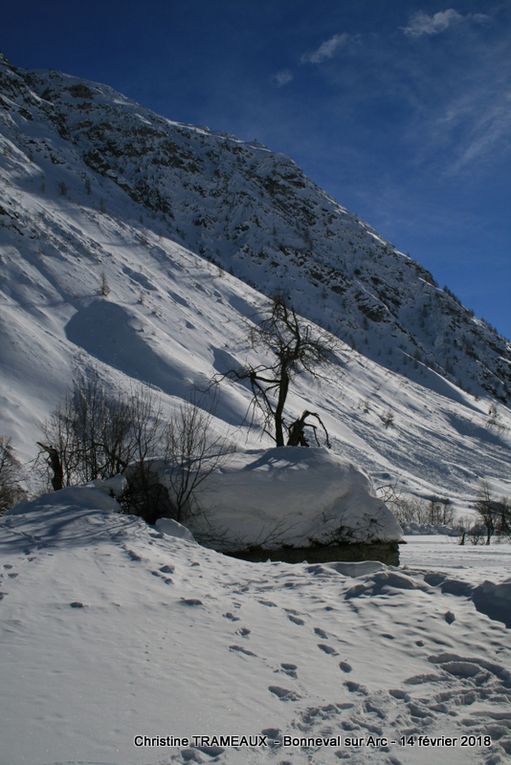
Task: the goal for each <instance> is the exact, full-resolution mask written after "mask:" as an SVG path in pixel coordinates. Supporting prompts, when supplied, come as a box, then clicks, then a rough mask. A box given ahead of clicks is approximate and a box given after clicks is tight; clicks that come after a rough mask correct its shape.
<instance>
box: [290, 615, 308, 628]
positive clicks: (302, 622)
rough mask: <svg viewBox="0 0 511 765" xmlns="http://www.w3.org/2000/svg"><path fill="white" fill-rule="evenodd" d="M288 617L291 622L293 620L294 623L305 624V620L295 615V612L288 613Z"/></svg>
mask: <svg viewBox="0 0 511 765" xmlns="http://www.w3.org/2000/svg"><path fill="white" fill-rule="evenodd" d="M287 618H288V619H289V621H290V622H293V624H299V625H300V626H302V625H303V624H305V622H304V620H303V619H300V617H299V616H293V614H288V615H287Z"/></svg>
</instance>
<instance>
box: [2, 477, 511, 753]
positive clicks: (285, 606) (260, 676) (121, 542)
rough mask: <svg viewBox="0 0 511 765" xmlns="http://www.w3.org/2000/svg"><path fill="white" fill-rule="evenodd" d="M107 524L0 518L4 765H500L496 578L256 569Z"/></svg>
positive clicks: (62, 502) (49, 510) (61, 516)
mask: <svg viewBox="0 0 511 765" xmlns="http://www.w3.org/2000/svg"><path fill="white" fill-rule="evenodd" d="M115 509H116V503H115V500H113V499H111V498H110V497H109V496H107V495H106V494H105V493H103V492H102V491H100V490H98V489H87V488H73V489H66V490H64V491H62V492H58V493H56V494H52V495H48V496H46V497H42V498H40V499H39V500H37V501H36V502H35V503H31V504H28V505H25V506H20V507H18V508H17V510H16V511H14V512H9V513H7V514H6V515H5V516H4V517H3V518H2V519H0V553H1V555H2V566H1V568H0V613H1V620H0V646H1V649H0V674H1V677H2V682H1V683H0V709H1V710H2V715H1V722H0V729H1V747H0V765H64V763H66V765H67V764H69V765H71V763H72V764H73V765H78V763H81V764H83V765H85V763H87V765H92V763H95V764H97V765H168V764H169V763H175V764H176V765H186V763H193V764H194V765H195V764H196V763H203V764H205V763H218V765H242V763H243V764H244V763H246V764H247V765H261V763H273V764H274V765H284V763H288V764H289V765H305V763H307V765H334V763H338V762H340V761H343V760H347V761H348V762H350V763H351V764H352V765H370V764H371V763H374V764H375V765H376V764H378V765H396V763H403V765H427V763H430V762H432V761H434V762H448V763H449V764H450V765H451V764H452V765H475V764H476V763H477V764H478V765H490V763H491V765H504V763H505V762H508V758H509V752H510V751H511V737H510V735H509V734H510V722H511V716H510V701H511V673H510V671H509V667H510V666H511V664H510V662H511V655H510V644H509V629H506V627H505V624H504V623H503V621H504V619H506V618H507V619H509V605H510V602H511V581H510V580H507V582H506V581H502V578H503V575H504V570H503V571H502V572H501V575H500V576H495V577H494V582H495V583H494V584H491V583H490V582H485V583H484V584H483V585H481V584H480V579H481V578H484V577H485V575H486V576H487V573H486V572H483V571H479V572H478V571H475V572H474V571H468V570H465V571H463V570H461V569H456V570H455V571H452V569H451V570H449V569H447V570H446V571H444V573H443V574H442V573H439V572H438V571H436V572H432V571H426V570H419V569H405V570H401V571H398V570H396V569H392V568H389V567H386V566H384V565H383V564H379V563H374V562H364V563H348V564H347V563H344V564H343V563H332V564H322V565H319V564H315V565H309V564H306V563H301V564H295V565H290V564H284V563H259V564H254V563H248V562H245V561H238V560H235V559H230V558H227V557H225V556H223V555H221V554H219V553H216V552H214V551H212V550H206V549H205V548H203V547H201V546H200V545H197V544H195V543H193V542H187V541H184V540H182V539H175V538H173V537H170V536H167V535H164V534H161V533H159V532H158V531H157V530H156V529H154V528H151V527H149V526H147V524H145V522H144V521H142V519H140V518H135V517H134V516H125V515H119V514H118V513H117V512H115ZM502 547H503V548H504V547H506V548H507V554H508V556H509V554H510V552H509V545H502ZM453 550H454V551H457V552H458V553H459V551H460V550H466V548H459V547H457V546H456V543H455V542H453ZM491 576H492V578H493V574H492V575H491ZM506 614H507V616H506ZM508 626H510V625H509V624H508ZM229 735H231V736H253V737H254V738H253V739H252V744H251V745H250V744H249V745H246V746H244V745H243V743H240V742H239V739H238V743H237V744H236V741H233V742H232V743H233V745H232V746H229V744H228V742H225V741H223V740H220V739H218V738H217V739H216V740H215V739H214V738H213V737H215V736H216V737H220V736H222V737H225V736H229ZM139 736H140V737H141V738H138V737H139ZM144 736H147V737H148V738H149V740H151V739H152V740H153V746H146V747H145V748H144V747H142V746H140V744H141V743H143V741H144ZM193 736H198V737H199V738H198V739H193V738H192V737H193ZM201 736H209V737H211V738H210V740H202V739H201V738H200V737H201ZM259 736H263V739H262V743H261V740H260V739H259V738H258V737H259ZM286 736H288V737H290V742H289V741H288V743H286V739H285V737H286ZM419 736H423V737H424V736H429V737H435V738H436V742H435V744H432V743H431V742H430V744H429V746H427V745H425V744H424V739H422V740H419ZM442 736H444V737H449V738H450V739H451V743H450V745H449V744H448V745H447V746H441V744H440V737H442ZM167 737H174V739H181V740H180V741H178V743H175V741H174V743H170V742H168V741H167ZM187 737H188V738H189V739H190V741H189V742H185V741H184V739H185V738H187ZM469 737H473V738H469ZM485 737H486V738H485ZM382 738H386V739H388V743H384V742H383V741H382V740H381V739H382ZM304 739H305V742H304ZM307 739H309V741H307ZM314 739H317V740H316V741H314ZM321 739H326V742H324V743H322V741H321ZM354 739H356V742H355V743H353V741H354ZM377 739H378V740H379V741H378V742H377ZM454 739H456V740H455V741H454V743H453V740H454ZM155 740H156V743H154V742H155ZM444 740H445V739H444ZM166 742H167V743H166ZM273 742H276V743H273ZM463 742H464V744H463ZM248 743H249V742H248ZM157 744H159V745H157Z"/></svg>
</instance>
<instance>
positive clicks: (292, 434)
mask: <svg viewBox="0 0 511 765" xmlns="http://www.w3.org/2000/svg"><path fill="white" fill-rule="evenodd" d="M308 417H315V418H316V419H317V421H318V422H319V424H320V425H321V427H322V428H323V432H324V434H325V441H326V445H327V446H328V448H330V439H329V437H328V431H327V429H326V428H325V426H324V424H323V420H322V419H321V417H320V416H319V414H316V413H315V412H309V411H307V410H305V411H304V412H302V416H301V417H299V418H298V419H297V420H295V421H294V422H292V423H291V425H290V426H289V428H288V433H289V436H288V439H287V445H288V446H309V442H308V441H307V438H306V436H305V428H312V432H313V433H314V439H315V441H316V445H317V446H319V445H320V443H319V439H318V436H317V426H316V425H313V423H311V422H307V421H306V420H307V418H308Z"/></svg>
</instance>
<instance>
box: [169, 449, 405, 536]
mask: <svg viewBox="0 0 511 765" xmlns="http://www.w3.org/2000/svg"><path fill="white" fill-rule="evenodd" d="M162 479H163V480H165V479H164V476H162ZM194 500H195V502H194V508H193V509H192V512H191V515H190V518H189V519H188V520H187V525H189V526H190V528H191V529H192V531H193V533H194V535H195V537H196V538H198V539H200V540H202V541H206V542H208V540H209V541H210V543H211V544H212V545H214V546H215V547H216V548H217V549H221V550H224V551H234V550H236V551H240V550H244V549H250V548H254V547H258V548H262V549H264V550H275V549H278V548H283V547H292V548H307V547H315V546H318V545H335V544H346V543H350V544H353V543H367V544H369V543H382V542H383V543H387V542H396V541H397V540H399V539H400V537H401V529H400V526H399V524H398V523H397V521H396V519H395V518H394V516H393V515H392V513H391V512H390V510H389V509H388V508H387V507H386V506H385V504H384V503H383V502H382V501H381V500H379V499H378V498H377V497H376V496H375V494H374V491H373V488H372V486H371V482H370V480H369V478H368V477H367V476H366V475H365V473H363V472H362V471H361V470H359V469H358V468H357V467H355V466H354V465H353V464H351V463H350V462H348V461H346V460H344V459H342V458H341V457H339V456H337V455H335V454H333V453H332V452H331V451H328V450H327V449H323V448H311V449H304V448H302V447H281V448H273V449H258V450H249V451H241V452H236V453H233V454H230V455H229V456H228V457H227V458H226V460H225V462H223V464H222V466H221V467H220V468H218V470H216V471H215V472H214V473H212V474H211V475H210V476H209V477H208V478H207V480H205V481H204V482H203V483H202V484H201V485H200V486H199V487H198V489H197V491H196V492H195V497H194Z"/></svg>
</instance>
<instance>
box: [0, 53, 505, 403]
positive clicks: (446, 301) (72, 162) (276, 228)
mask: <svg viewBox="0 0 511 765" xmlns="http://www.w3.org/2000/svg"><path fill="white" fill-rule="evenodd" d="M3 71H4V74H3V77H2V83H3V88H2V89H3V92H4V94H5V95H4V98H3V104H4V106H6V107H7V108H10V109H11V110H13V107H14V110H15V111H13V113H12V114H11V117H12V119H13V121H14V122H15V123H16V125H17V128H18V130H19V131H20V133H21V134H22V136H23V137H24V140H23V144H24V150H25V151H29V152H32V154H34V155H37V161H39V160H40V159H41V158H42V157H46V159H49V160H50V161H51V162H54V163H56V164H59V165H60V166H61V170H62V176H63V177H64V176H65V174H66V171H68V172H70V173H71V174H72V175H75V176H76V174H77V172H79V173H81V175H82V178H83V183H84V184H86V183H87V180H86V178H87V175H88V174H87V172H86V170H87V168H90V169H92V170H93V171H94V172H95V173H97V174H99V175H101V176H103V177H105V178H108V179H109V180H110V181H112V182H113V183H115V184H116V185H117V186H118V187H120V188H122V189H124V190H125V191H126V193H127V194H128V195H129V196H130V197H131V198H132V199H134V200H135V201H136V202H137V203H138V204H139V205H141V206H143V207H145V208H147V209H148V210H152V211H153V212H155V213H157V214H158V216H159V217H160V218H161V223H162V227H163V230H165V232H166V233H167V235H168V236H169V237H170V238H171V239H173V240H174V241H177V242H179V243H180V244H182V245H184V246H186V247H187V248H189V249H191V250H193V251H194V252H196V253H198V254H200V255H204V256H205V257H207V258H208V259H209V260H212V261H214V262H218V263H219V264H220V265H221V266H222V267H223V268H226V269H228V270H230V271H231V272H232V273H234V274H235V275H237V276H238V277H240V278H242V279H243V280H244V281H247V282H249V283H251V284H253V285H254V286H255V287H256V288H257V289H259V290H261V291H262V292H264V293H265V294H267V295H268V294H271V293H272V292H274V291H275V290H277V289H280V290H282V289H283V290H285V291H286V292H288V294H289V296H290V297H291V299H292V302H293V303H294V305H295V306H296V307H297V308H298V309H299V310H300V312H301V313H302V314H303V315H305V316H308V317H309V318H311V319H313V320H314V321H316V322H317V323H318V324H320V325H322V326H324V327H326V328H327V329H330V330H332V331H333V332H334V333H335V334H336V335H338V336H340V337H341V338H342V339H343V340H345V341H346V342H348V343H350V344H352V345H355V346H356V347H357V348H358V349H359V350H362V351H363V352H364V354H365V355H370V356H371V357H372V358H375V359H377V360H378V361H379V362H380V363H382V364H383V365H385V366H387V367H389V368H392V369H395V370H397V371H400V372H404V373H405V374H406V373H407V369H408V370H409V369H410V368H411V369H412V370H413V369H415V368H417V366H418V364H419V362H426V363H427V364H428V365H429V366H431V367H432V368H434V369H436V370H437V371H439V372H441V373H442V374H443V375H444V376H446V377H447V378H448V379H450V380H451V381H454V382H456V383H457V384H458V385H460V386H461V387H463V388H465V389H466V390H469V391H471V392H473V393H480V392H481V391H482V390H484V391H487V392H489V393H491V394H492V395H494V396H496V397H499V398H501V399H502V400H503V401H506V400H509V397H510V396H511V348H510V346H509V343H507V342H506V341H505V340H504V339H503V338H502V337H499V336H498V335H497V334H496V333H495V332H493V331H492V330H491V329H490V328H489V327H488V326H486V325H485V324H484V323H482V322H481V321H479V320H477V319H475V318H474V317H473V316H472V315H471V313H470V312H469V311H468V310H466V309H465V308H463V306H461V305H460V304H459V303H458V302H457V301H456V299H455V298H454V296H453V295H452V294H450V293H449V292H448V291H447V292H446V291H444V290H441V289H438V288H437V286H436V285H435V283H434V280H433V277H432V276H431V274H429V273H428V272H427V271H425V269H423V268H421V266H419V265H418V264H417V263H415V262H414V261H413V260H411V259H410V258H409V257H407V256H406V255H403V254H402V253H400V252H398V251H396V250H395V248H394V247H393V246H392V245H391V244H389V243H388V242H385V241H384V240H383V239H382V238H381V237H380V236H378V234H377V233H376V232H374V231H373V230H372V229H371V228H370V227H369V226H368V225H367V224H365V223H363V222H361V221H360V220H358V219H357V218H356V217H355V216H353V215H351V214H350V213H348V212H347V211H346V210H345V209H344V208H343V207H341V206H340V205H339V204H338V203H337V202H336V201H335V200H333V199H331V198H330V197H329V196H328V195H327V194H326V193H325V192H323V191H322V190H321V189H319V188H318V187H317V186H315V185H314V184H313V183H312V182H311V181H310V180H309V179H308V178H306V177H305V176H304V174H303V173H302V171H301V170H300V169H299V168H298V167H297V166H296V164H295V163H293V162H292V161H291V160H290V159H289V158H287V157H285V156H283V155H279V154H275V153H273V152H271V151H269V150H268V149H266V148H264V147H262V146H258V145H253V144H247V143H244V142H242V141H240V140H238V139H236V138H234V137H232V136H226V135H218V134H213V133H211V132H210V131H209V130H206V129H203V128H196V127H189V126H185V125H180V124H176V123H173V122H170V121H169V120H166V119H163V118H161V117H159V116H157V115H155V114H153V113H151V112H150V111H148V110H147V109H144V108H142V107H141V106H140V105H138V104H135V103H133V102H131V101H129V100H127V99H126V98H125V97H123V96H121V95H119V94H118V93H115V92H114V91H112V90H111V89H110V88H108V87H105V86H103V85H97V84H94V83H86V82H83V81H80V80H78V79H76V78H73V77H68V76H66V75H62V74H59V73H56V72H22V71H20V70H16V72H13V70H12V69H10V68H8V67H7V66H6V65H4V68H3ZM29 123H32V124H29ZM41 123H42V124H43V125H44V128H45V132H46V133H47V135H46V138H44V137H43V136H42V135H40V134H39V130H40V127H38V126H39V125H41ZM48 129H50V133H49V134H48ZM57 135H58V136H59V138H61V139H62V140H60V141H58V142H56V140H55V138H54V136H55V137H56V136H57ZM34 158H35V157H34ZM64 180H65V179H64ZM105 203H106V199H105ZM411 376H413V371H411Z"/></svg>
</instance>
